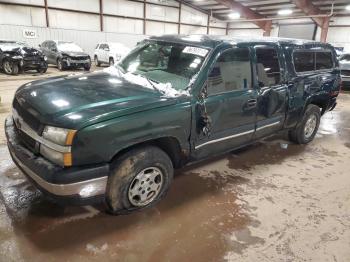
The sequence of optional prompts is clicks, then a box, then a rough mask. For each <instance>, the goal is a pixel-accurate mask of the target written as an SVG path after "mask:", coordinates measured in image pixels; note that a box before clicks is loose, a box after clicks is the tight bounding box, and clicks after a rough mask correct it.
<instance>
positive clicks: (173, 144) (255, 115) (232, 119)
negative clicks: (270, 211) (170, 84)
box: [11, 36, 340, 179]
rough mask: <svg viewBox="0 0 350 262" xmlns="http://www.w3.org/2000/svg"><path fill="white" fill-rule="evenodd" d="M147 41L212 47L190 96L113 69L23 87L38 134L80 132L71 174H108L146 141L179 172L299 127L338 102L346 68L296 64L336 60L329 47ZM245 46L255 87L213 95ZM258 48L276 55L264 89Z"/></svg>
mask: <svg viewBox="0 0 350 262" xmlns="http://www.w3.org/2000/svg"><path fill="white" fill-rule="evenodd" d="M146 41H151V42H152V41H160V42H171V43H173V42H174V43H179V44H180V43H181V44H184V45H190V46H196V47H199V48H203V49H205V50H208V51H207V52H208V53H207V56H206V58H205V60H204V62H203V64H202V65H201V68H200V70H199V72H198V74H196V76H195V77H194V78H193V79H192V80H191V82H190V85H189V86H188V88H187V90H186V92H188V94H187V95H186V94H183V93H181V94H179V95H178V96H166V95H164V94H162V93H161V92H159V90H158V91H157V90H156V88H155V89H152V88H149V87H147V88H146V87H144V86H142V85H140V84H137V83H131V82H129V81H127V80H125V79H123V78H121V77H118V76H117V75H114V74H111V73H110V72H109V73H108V72H97V73H90V74H84V75H79V76H66V77H58V78H52V79H46V80H41V81H35V82H33V83H30V84H27V85H25V86H22V87H21V88H19V89H18V91H17V93H16V95H15V101H14V105H15V104H16V103H17V104H19V105H17V106H19V107H21V110H22V111H24V112H25V114H30V115H31V117H33V118H35V119H37V120H38V122H39V123H40V128H38V129H37V130H36V131H37V132H38V134H41V132H42V130H43V127H44V126H46V125H51V126H56V127H61V128H69V129H75V130H77V132H76V134H75V137H74V140H73V143H72V145H71V153H72V165H73V166H72V167H69V168H64V169H65V170H69V169H72V168H73V169H74V171H76V170H77V169H82V170H84V169H86V168H90V167H91V166H92V167H94V168H97V167H100V168H103V170H105V166H106V165H107V166H109V165H110V164H111V163H113V161H114V159H116V158H117V157H118V156H119V155H120V154H122V153H123V152H126V151H127V150H128V149H130V148H133V147H135V146H138V145H143V144H153V145H157V146H159V147H160V148H161V149H163V150H164V151H165V152H166V153H167V154H168V155H169V156H170V158H171V159H172V161H173V165H174V167H179V166H182V165H185V164H186V163H188V162H191V161H196V160H200V159H203V158H207V157H210V156H213V155H216V154H221V153H223V152H226V151H230V150H233V149H235V148H239V147H242V146H244V145H247V144H250V143H252V142H254V141H256V140H257V139H261V138H263V137H266V136H268V135H271V134H273V133H276V132H278V131H281V130H284V129H291V128H294V127H295V126H296V125H297V124H298V123H299V121H300V120H301V118H302V116H303V112H304V110H305V108H306V106H307V105H308V104H310V103H312V104H315V105H318V106H319V107H320V110H322V113H324V112H326V111H327V110H330V109H333V108H334V106H335V105H336V96H337V95H338V92H339V88H340V71H339V65H338V62H337V60H336V59H335V58H334V66H333V67H332V68H331V69H327V70H316V71H312V72H306V73H302V74H300V73H297V72H296V71H295V69H294V64H293V52H294V51H295V50H298V49H303V50H304V49H307V50H314V49H320V50H329V52H331V53H332V55H333V56H334V57H335V52H334V49H333V47H331V46H330V45H327V44H321V43H316V42H310V41H304V42H303V41H299V40H286V39H264V40H261V39H260V40H244V39H223V38H220V37H213V38H211V37H208V36H164V37H153V38H151V39H150V40H146ZM240 48H241V49H244V50H248V51H249V52H248V53H249V61H247V62H245V63H246V64H245V65H246V66H248V63H249V66H250V67H249V68H250V70H251V76H252V78H251V79H249V88H243V89H239V90H233V91H228V92H222V93H219V94H210V93H209V94H208V92H207V90H208V89H207V87H208V83H209V82H208V81H209V76H210V74H211V72H212V71H213V68H214V65H215V63H216V62H217V61H218V59H219V57H221V55H222V54H224V53H225V52H229V51H231V50H233V51H234V50H238V49H239V50H240ZM259 48H267V49H269V50H270V49H271V50H275V52H276V55H275V57H274V58H275V59H277V60H278V64H279V69H278V70H279V72H278V73H279V79H278V80H279V81H278V83H276V84H273V85H268V86H263V85H262V83H261V81H260V79H259V77H258V68H259V63H258V60H259V58H258V55H257V51H256V50H257V49H259ZM245 84H246V83H245ZM25 114H24V115H25ZM12 148H13V147H12ZM11 153H12V154H16V152H11ZM32 157H39V158H40V157H42V156H40V155H36V156H32ZM90 173H92V172H89V174H90ZM39 175H40V174H39ZM91 178H94V177H91ZM82 179H86V177H84V178H82Z"/></svg>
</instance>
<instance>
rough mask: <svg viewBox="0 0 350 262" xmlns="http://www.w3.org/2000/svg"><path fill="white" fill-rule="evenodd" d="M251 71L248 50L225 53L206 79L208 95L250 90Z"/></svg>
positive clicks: (236, 49)
mask: <svg viewBox="0 0 350 262" xmlns="http://www.w3.org/2000/svg"><path fill="white" fill-rule="evenodd" d="M251 80H252V71H251V64H250V59H249V49H248V48H234V49H230V50H227V51H225V52H224V53H223V54H221V55H220V57H219V58H218V60H217V61H216V63H215V65H214V68H213V69H212V71H211V73H210V74H209V77H208V94H209V95H213V94H219V93H224V92H228V91H233V90H242V89H248V88H251Z"/></svg>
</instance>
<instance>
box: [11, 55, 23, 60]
mask: <svg viewBox="0 0 350 262" xmlns="http://www.w3.org/2000/svg"><path fill="white" fill-rule="evenodd" d="M12 58H13V59H22V58H23V57H22V56H20V55H15V56H13V57H12Z"/></svg>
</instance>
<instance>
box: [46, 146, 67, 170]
mask: <svg viewBox="0 0 350 262" xmlns="http://www.w3.org/2000/svg"><path fill="white" fill-rule="evenodd" d="M40 154H41V155H42V156H44V157H46V158H47V159H48V160H50V161H52V162H53V163H55V164H58V165H60V166H63V167H64V166H71V165H72V153H61V152H58V151H56V150H53V149H51V148H49V147H47V146H45V145H43V144H41V145H40Z"/></svg>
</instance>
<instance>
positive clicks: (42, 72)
mask: <svg viewBox="0 0 350 262" xmlns="http://www.w3.org/2000/svg"><path fill="white" fill-rule="evenodd" d="M36 71H37V72H38V73H40V74H45V73H46V71H47V67H40V68H38V69H37V70H36Z"/></svg>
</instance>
